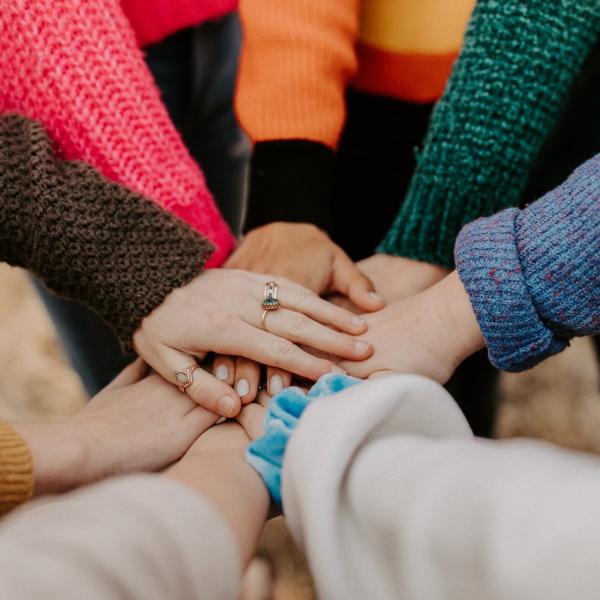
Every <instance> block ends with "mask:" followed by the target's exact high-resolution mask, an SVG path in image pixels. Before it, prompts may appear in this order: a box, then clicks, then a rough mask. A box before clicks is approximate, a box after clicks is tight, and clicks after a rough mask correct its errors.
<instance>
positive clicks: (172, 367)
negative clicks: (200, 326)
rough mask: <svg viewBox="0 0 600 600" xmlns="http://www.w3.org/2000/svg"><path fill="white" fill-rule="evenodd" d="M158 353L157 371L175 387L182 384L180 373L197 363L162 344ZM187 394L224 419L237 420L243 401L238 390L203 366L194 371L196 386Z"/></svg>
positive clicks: (193, 383)
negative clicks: (177, 372)
mask: <svg viewBox="0 0 600 600" xmlns="http://www.w3.org/2000/svg"><path fill="white" fill-rule="evenodd" d="M155 353H156V355H157V368H156V370H157V371H158V372H159V373H160V374H161V375H162V376H163V377H164V378H165V379H166V380H167V381H169V382H170V383H172V384H173V385H178V382H177V379H176V377H175V373H176V371H181V370H185V369H186V368H187V367H189V366H190V365H194V364H196V360H195V358H194V357H193V356H191V355H189V354H186V353H185V352H180V351H179V350H175V349H173V348H169V347H167V346H164V345H162V344H161V345H160V346H159V347H158V348H156V349H155ZM165 365H167V367H165ZM185 393H186V394H187V395H188V396H189V397H190V398H191V399H192V400H193V401H194V402H196V404H199V405H200V406H202V407H204V408H206V409H208V410H210V411H212V412H214V413H217V414H219V415H221V416H223V417H227V418H231V417H234V416H235V415H237V414H238V412H239V411H240V407H241V402H240V399H239V397H238V395H237V394H236V393H235V391H234V390H233V389H232V388H231V387H230V386H229V385H227V384H226V383H225V382H223V381H219V380H218V379H217V378H216V377H214V376H213V375H211V374H210V373H208V372H207V371H205V370H204V369H202V368H200V367H196V368H195V369H194V371H193V373H192V383H191V385H190V386H189V387H188V388H187V389H186V390H185Z"/></svg>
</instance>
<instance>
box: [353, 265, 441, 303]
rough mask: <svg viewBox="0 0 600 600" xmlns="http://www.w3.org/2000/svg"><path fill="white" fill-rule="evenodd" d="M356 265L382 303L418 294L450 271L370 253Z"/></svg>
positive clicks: (436, 266)
mask: <svg viewBox="0 0 600 600" xmlns="http://www.w3.org/2000/svg"><path fill="white" fill-rule="evenodd" d="M356 266H357V267H358V268H359V269H360V270H361V271H362V272H363V273H364V274H365V275H366V276H367V277H368V278H369V279H370V280H371V281H372V282H373V285H374V286H375V289H376V290H377V292H378V293H379V294H380V295H381V296H382V297H383V299H384V300H385V302H386V304H389V303H390V302H395V301H397V300H401V299H402V298H406V297H407V296H412V295H413V294H418V293H419V292H422V291H423V290H426V289H427V288H429V287H431V286H432V285H434V284H436V283H437V282H438V281H441V280H442V279H443V278H444V277H445V276H446V275H448V273H450V271H449V270H448V269H445V268H444V267H440V266H438V265H432V264H430V263H426V262H421V261H418V260H411V259H409V258H403V257H401V256H391V255H389V254H374V255H373V256H370V257H369V258H365V259H364V260H361V261H360V262H358V263H357V264H356Z"/></svg>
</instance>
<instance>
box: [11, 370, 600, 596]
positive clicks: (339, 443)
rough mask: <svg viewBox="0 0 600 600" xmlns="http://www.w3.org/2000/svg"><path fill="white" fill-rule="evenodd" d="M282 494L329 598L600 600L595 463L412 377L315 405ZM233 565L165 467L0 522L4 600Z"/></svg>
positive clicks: (218, 578) (235, 572)
mask: <svg viewBox="0 0 600 600" xmlns="http://www.w3.org/2000/svg"><path fill="white" fill-rule="evenodd" d="M283 499H284V508H285V511H286V514H287V518H288V521H289V523H290V526H291V529H292V531H293V533H294V536H295V538H296V539H297V541H298V542H299V543H300V544H301V546H303V547H304V549H305V551H306V553H307V556H308V560H309V563H310V566H311V570H312V572H313V575H314V578H315V583H316V588H317V590H318V593H319V596H320V598H322V599H324V600H342V599H343V600H355V599H356V600H379V599H381V600H392V599H394V600H395V599H397V598H398V599H402V600H438V599H439V600H442V599H443V600H496V599H497V600H500V599H501V600H534V599H537V598H543V599H544V600H554V599H559V598H560V599H563V598H564V599H566V598H568V599H569V600H570V599H573V598H574V599H577V600H587V599H588V598H589V599H592V598H594V599H597V598H600V569H598V566H597V562H598V556H599V555H600V461H599V460H598V459H596V458H593V457H589V456H587V455H583V454H578V453H575V452H568V451H565V450H561V449H558V448H555V447H552V446H550V445H548V444H544V443H539V442H532V441H512V442H489V441H481V440H476V439H474V438H473V437H472V435H471V433H470V431H469V429H468V426H467V424H466V422H465V420H464V418H463V416H462V414H461V413H460V411H459V410H458V409H457V408H456V406H455V404H454V403H453V401H452V400H451V399H450V397H449V396H448V395H447V393H446V392H445V391H444V390H443V389H442V388H441V387H439V386H438V385H436V384H434V383H432V382H430V381H427V380H425V379H422V378H420V377H416V376H401V375H398V376H392V377H388V378H383V379H379V380H374V381H370V382H368V383H365V384H363V385H358V386H355V387H352V388H349V389H347V390H345V391H344V392H341V393H339V394H337V395H335V396H332V397H329V398H324V399H318V400H316V401H315V402H314V403H313V404H311V406H309V408H308V409H307V411H306V412H305V414H304V415H303V417H302V419H301V421H300V425H299V427H298V429H297V431H296V432H295V433H294V435H293V437H292V440H291V442H290V445H289V448H288V453H287V455H286V462H285V465H284V473H283ZM240 574H241V561H240V558H239V554H238V550H237V548H236V547H235V542H234V538H233V535H232V534H231V532H230V531H229V528H228V526H227V525H226V523H225V522H224V521H223V520H222V518H221V516H220V515H219V514H218V513H217V512H216V510H215V509H214V508H213V507H212V506H211V505H210V504H208V503H207V502H205V501H203V500H202V499H201V498H199V497H198V496H196V495H195V494H194V493H193V492H191V491H189V490H187V489H186V488H184V487H183V486H180V485H179V484H177V483H175V482H172V481H167V480H165V479H162V478H160V477H157V476H136V477H124V478H121V479H118V480H114V481H111V482H107V483H104V484H100V485H97V486H94V487H91V488H89V489H88V490H84V491H81V492H77V493H74V494H72V495H70V497H69V499H68V500H66V501H62V502H57V503H53V504H49V505H45V506H41V507H38V508H36V509H35V510H34V511H33V512H31V511H25V512H22V513H21V514H17V515H15V516H13V517H10V518H9V519H7V520H6V521H5V522H3V525H2V527H1V528H0V598H2V599H4V598H6V599H7V600H8V599H10V600H38V599H40V600H42V599H43V600H55V599H56V600H59V599H60V600H64V599H66V598H68V599H69V600H71V599H73V600H79V599H80V598H81V599H85V600H125V599H127V600H137V599H139V600H159V599H160V600H184V599H185V600H194V599H196V598H201V599H203V600H213V599H218V600H221V599H228V600H229V599H231V600H236V599H237V596H238V593H239V580H240Z"/></svg>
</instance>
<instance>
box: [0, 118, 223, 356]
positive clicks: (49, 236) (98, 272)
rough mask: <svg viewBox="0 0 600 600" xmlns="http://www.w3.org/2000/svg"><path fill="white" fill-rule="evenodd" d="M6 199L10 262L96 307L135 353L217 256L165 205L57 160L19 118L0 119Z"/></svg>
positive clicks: (5, 244)
mask: <svg viewBox="0 0 600 600" xmlns="http://www.w3.org/2000/svg"><path fill="white" fill-rule="evenodd" d="M0 199H1V201H0V260H3V261H6V262H8V263H9V264H11V265H15V266H20V267H24V268H26V269H29V270H30V271H32V272H33V273H35V274H36V275H38V276H39V277H40V278H41V279H42V280H43V281H44V283H45V284H46V285H47V286H48V287H49V288H50V289H51V290H52V291H54V292H56V293H57V294H59V295H63V296H66V297H68V298H71V299H74V300H79V301H80V302H83V303H84V304H86V305H87V306H89V307H91V308H92V309H94V310H95V311H96V312H97V313H98V314H99V315H100V316H101V317H102V318H103V319H104V320H106V321H107V322H108V323H109V324H110V325H111V326H112V328H113V329H114V331H115V333H116V334H117V335H118V336H119V338H120V340H121V342H122V344H123V346H124V347H126V348H131V343H132V336H133V333H134V331H135V330H136V329H137V328H138V326H139V325H140V323H141V321H142V319H143V318H144V317H145V316H147V315H149V314H150V313H151V312H152V311H153V310H154V309H155V308H156V307H157V306H159V305H160V304H161V303H162V302H163V300H164V299H165V298H166V297H167V295H168V294H169V293H170V292H171V291H172V290H173V289H175V288H178V287H180V286H182V285H184V284H186V283H188V282H189V281H191V280H192V279H193V278H194V277H195V276H196V275H198V274H199V273H201V272H202V267H203V264H204V262H205V261H206V259H207V258H208V257H209V256H210V253H211V251H212V246H211V244H210V243H209V242H208V241H207V240H206V239H204V238H203V237H201V236H200V235H199V234H197V233H196V232H194V231H193V230H192V229H190V228H189V227H187V226H186V225H185V224H184V223H182V222H180V221H179V220H178V219H176V218H174V217H172V216H170V215H169V214H168V213H166V212H164V211H163V210H162V209H160V208H159V207H158V206H157V205H155V204H153V203H151V202H148V201H147V200H145V199H144V198H142V197H140V196H138V195H137V194H134V193H132V192H130V191H128V190H127V189H125V188H123V187H121V186H119V185H116V184H113V183H110V182H108V181H107V180H105V179H104V178H102V177H101V176H100V175H99V174H98V173H97V172H96V171H94V170H93V169H92V168H90V167H88V166H86V165H84V164H81V163H75V162H67V161H59V160H56V159H55V158H54V156H53V152H52V147H51V143H50V141H49V139H48V137H47V136H46V134H45V132H44V129H43V128H42V127H41V125H39V124H37V123H35V122H33V121H29V120H27V119H25V118H22V117H19V116H17V115H9V116H4V117H1V118H0Z"/></svg>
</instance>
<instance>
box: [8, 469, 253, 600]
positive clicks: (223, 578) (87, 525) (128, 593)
mask: <svg viewBox="0 0 600 600" xmlns="http://www.w3.org/2000/svg"><path fill="white" fill-rule="evenodd" d="M241 571H242V563H241V557H240V556H239V550H238V546H237V544H236V542H235V538H234V536H233V533H232V532H231V531H230V529H229V527H228V525H227V524H226V523H225V522H224V521H223V519H222V517H221V516H220V515H219V513H218V512H217V510H216V509H215V508H214V507H213V506H212V505H210V504H209V503H208V502H207V501H205V500H203V499H202V498H201V497H200V496H199V495H198V494H196V493H194V492H192V491H191V490H188V489H187V488H185V487H184V486H183V485H180V484H178V483H176V482H174V481H170V480H167V479H166V478H164V477H160V476H158V475H136V476H129V477H122V478H117V479H114V480H110V481H107V482H105V483H101V484H97V485H94V486H91V487H89V488H86V489H85V490H81V491H78V492H73V493H70V494H68V495H67V496H65V497H63V498H62V499H60V500H57V501H51V502H50V503H46V504H40V505H37V506H35V505H34V506H33V508H31V509H28V510H23V511H19V512H18V513H16V514H15V515H14V516H10V517H8V518H7V519H6V520H5V521H3V522H2V524H1V526H0V581H1V582H2V583H1V584H0V589H1V593H0V596H1V597H2V598H10V599H11V600H38V599H39V600H65V598H85V599H86V600H125V599H127V600H137V599H139V600H166V599H168V600H193V599H194V598H202V599H207V600H230V599H231V598H236V597H237V595H238V594H239V582H240V578H241Z"/></svg>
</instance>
